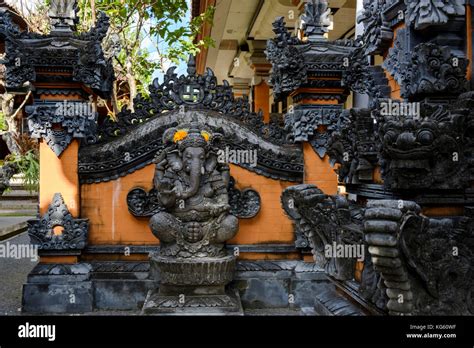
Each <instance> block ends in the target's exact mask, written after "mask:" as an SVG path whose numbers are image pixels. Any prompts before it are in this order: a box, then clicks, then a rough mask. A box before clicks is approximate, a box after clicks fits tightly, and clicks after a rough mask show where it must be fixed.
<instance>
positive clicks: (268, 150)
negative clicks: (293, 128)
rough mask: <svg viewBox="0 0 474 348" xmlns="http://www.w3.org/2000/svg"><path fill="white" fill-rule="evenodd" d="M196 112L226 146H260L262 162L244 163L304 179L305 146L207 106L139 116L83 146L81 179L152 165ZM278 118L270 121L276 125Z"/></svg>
mask: <svg viewBox="0 0 474 348" xmlns="http://www.w3.org/2000/svg"><path fill="white" fill-rule="evenodd" d="M147 115H149V114H147ZM196 115H197V116H198V119H199V122H200V123H201V124H206V125H207V127H208V128H209V129H210V130H211V131H212V132H217V133H220V134H222V135H223V138H222V148H223V149H227V148H228V149H229V150H232V151H242V150H245V151H257V164H256V166H251V165H249V164H247V163H239V164H237V165H239V166H240V167H242V168H245V169H247V170H249V171H252V172H254V173H257V174H259V175H263V176H266V177H268V178H272V179H275V180H285V181H292V182H301V181H302V179H303V155H302V152H301V149H300V148H299V147H296V146H291V145H283V146H281V145H276V144H274V143H271V142H269V141H268V140H267V138H265V137H264V136H261V135H259V134H256V133H255V132H254V131H252V129H251V128H249V127H248V126H247V125H245V124H243V123H242V122H241V121H239V120H237V119H235V118H234V117H233V116H230V115H224V114H221V113H218V112H213V111H205V110H204V109H203V110H196V111H186V112H184V113H181V112H180V110H179V109H178V110H174V111H171V112H168V113H166V112H165V113H163V114H161V115H160V116H159V117H152V118H150V119H149V120H148V121H147V122H139V124H137V125H136V126H134V127H133V128H131V130H130V131H128V132H125V133H124V135H123V136H120V137H117V138H115V139H114V140H111V141H109V142H106V143H98V144H95V145H91V146H86V147H81V149H80V151H79V176H80V180H81V182H86V183H93V182H103V181H109V180H113V179H115V178H118V177H120V176H125V175H128V174H129V173H132V172H133V171H135V170H137V169H140V168H143V167H144V166H146V165H149V164H150V163H152V162H153V159H154V157H155V154H156V153H157V151H160V150H161V149H163V147H164V144H163V140H162V139H163V133H164V132H165V131H166V130H167V129H168V128H169V127H177V126H178V123H177V121H180V122H183V123H191V122H192V119H193V117H194V116H196ZM137 122H138V121H137ZM273 124H275V123H272V124H270V125H269V124H266V126H267V127H270V128H271V127H272V125H273ZM275 126H276V124H275ZM278 127H279V126H278ZM285 133H286V132H285Z"/></svg>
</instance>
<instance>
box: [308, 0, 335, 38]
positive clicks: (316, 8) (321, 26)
mask: <svg viewBox="0 0 474 348" xmlns="http://www.w3.org/2000/svg"><path fill="white" fill-rule="evenodd" d="M330 14H331V9H330V8H329V7H328V2H327V0H308V1H307V3H306V5H305V13H304V15H303V16H302V20H303V22H304V24H303V30H304V32H305V35H306V37H307V38H308V40H309V41H312V42H315V41H326V40H327V39H326V38H325V37H324V34H326V33H327V32H329V26H330V25H331V19H330V18H329V15H330Z"/></svg>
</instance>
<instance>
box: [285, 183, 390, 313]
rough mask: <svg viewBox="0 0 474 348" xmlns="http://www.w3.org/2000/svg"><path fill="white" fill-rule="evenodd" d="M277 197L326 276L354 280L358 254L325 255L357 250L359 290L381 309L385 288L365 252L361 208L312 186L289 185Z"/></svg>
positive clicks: (362, 211)
mask: <svg viewBox="0 0 474 348" xmlns="http://www.w3.org/2000/svg"><path fill="white" fill-rule="evenodd" d="M281 200H282V205H283V208H284V209H285V212H286V213H287V214H288V216H289V217H290V219H292V220H293V221H294V223H295V232H297V233H302V234H303V236H304V238H305V239H306V240H307V241H308V242H309V246H310V247H311V249H312V253H313V257H314V259H315V263H316V266H317V267H319V268H322V269H325V270H326V272H327V273H328V274H329V275H330V276H332V277H334V278H336V279H338V280H340V281H345V280H352V279H354V276H355V262H356V260H357V258H358V257H357V256H356V255H355V254H353V255H352V256H353V257H349V255H337V254H334V253H332V255H328V250H334V249H340V250H342V249H344V250H345V249H347V250H349V249H351V250H352V251H357V250H358V251H359V253H360V254H359V256H360V259H359V260H362V259H363V260H364V271H363V273H362V279H361V284H360V287H359V293H360V295H361V296H362V297H363V298H365V299H366V300H368V301H371V302H373V303H374V304H376V305H377V307H379V308H381V309H382V308H385V304H386V296H385V293H384V289H385V288H383V286H382V285H381V284H380V279H381V277H380V275H379V274H377V273H375V272H374V269H373V266H372V261H371V259H370V255H366V254H367V252H366V245H365V243H364V240H363V238H364V237H363V216H364V209H363V208H361V207H359V206H357V205H356V204H354V203H353V202H349V201H347V200H346V198H344V197H343V196H328V195H325V194H324V193H323V192H322V191H321V190H319V189H318V188H317V187H316V186H314V185H299V186H292V187H289V188H287V189H286V190H285V191H284V192H283V194H282V197H281ZM297 246H298V245H297ZM334 247H335V248H334ZM362 254H363V255H362ZM367 256H369V257H367Z"/></svg>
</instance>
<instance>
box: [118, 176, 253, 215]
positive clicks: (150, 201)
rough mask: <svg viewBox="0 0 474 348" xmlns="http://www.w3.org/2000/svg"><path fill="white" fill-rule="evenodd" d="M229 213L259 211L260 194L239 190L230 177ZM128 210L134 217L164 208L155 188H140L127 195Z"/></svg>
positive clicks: (241, 213)
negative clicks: (146, 189)
mask: <svg viewBox="0 0 474 348" xmlns="http://www.w3.org/2000/svg"><path fill="white" fill-rule="evenodd" d="M228 192H229V205H230V213H231V214H232V215H234V216H236V217H238V218H239V219H251V218H253V217H255V216H256V215H257V214H258V212H259V211H260V204H261V202H260V195H259V194H258V192H257V191H255V190H252V189H250V188H247V189H244V190H242V191H241V190H239V189H237V188H236V187H235V179H234V178H233V177H230V181H229V186H228ZM127 204H128V210H129V211H130V213H131V214H132V215H134V216H136V217H151V216H153V215H155V214H157V213H158V212H160V211H163V210H164V207H163V206H162V205H161V202H160V201H159V199H158V193H157V192H156V189H152V190H151V191H150V192H148V193H147V192H146V191H145V190H143V189H141V188H136V189H133V190H132V191H130V192H129V193H128V195H127Z"/></svg>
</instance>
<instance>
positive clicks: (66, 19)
mask: <svg viewBox="0 0 474 348" xmlns="http://www.w3.org/2000/svg"><path fill="white" fill-rule="evenodd" d="M76 14H77V0H51V6H50V10H49V18H50V19H51V25H52V32H53V33H56V34H57V33H67V32H72V31H74V30H75V26H76V24H77V15H76Z"/></svg>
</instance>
